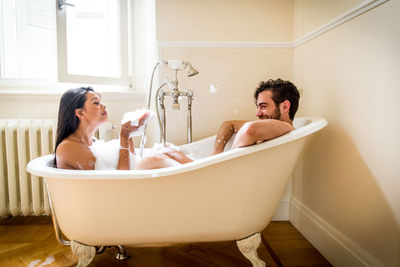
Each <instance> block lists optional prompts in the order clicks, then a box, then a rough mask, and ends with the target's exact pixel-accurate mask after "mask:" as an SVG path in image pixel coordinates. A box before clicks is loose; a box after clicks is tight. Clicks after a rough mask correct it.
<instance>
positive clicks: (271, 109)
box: [256, 90, 281, 120]
mask: <svg viewBox="0 0 400 267" xmlns="http://www.w3.org/2000/svg"><path fill="white" fill-rule="evenodd" d="M271 97H272V91H270V90H266V91H263V92H261V93H259V94H258V97H257V113H256V115H257V117H258V118H259V119H260V120H265V119H275V120H279V119H280V118H281V112H280V110H279V107H277V106H276V105H275V102H274V100H272V98H271Z"/></svg>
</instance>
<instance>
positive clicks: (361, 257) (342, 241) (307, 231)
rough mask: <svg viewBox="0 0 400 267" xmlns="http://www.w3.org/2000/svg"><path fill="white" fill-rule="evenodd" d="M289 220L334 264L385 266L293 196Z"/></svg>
mask: <svg viewBox="0 0 400 267" xmlns="http://www.w3.org/2000/svg"><path fill="white" fill-rule="evenodd" d="M289 220H290V222H291V223H292V224H293V226H294V227H295V228H296V229H297V230H299V231H300V233H301V234H302V235H303V236H304V237H305V238H306V239H307V240H308V241H309V242H310V243H311V244H312V245H313V246H314V247H315V248H316V249H318V251H319V252H320V253H321V254H322V255H323V256H324V257H325V258H326V259H327V260H328V261H329V262H330V263H331V264H332V265H333V266H349V267H350V266H351V267H354V266H384V265H383V264H382V263H381V262H379V261H378V260H377V259H376V258H375V257H373V256H372V255H370V254H369V253H368V252H366V251H365V250H363V249H362V248H361V247H360V246H359V245H358V244H356V243H355V242H353V241H352V240H350V239H349V238H348V237H346V236H345V235H343V234H342V233H340V232H339V231H338V230H336V229H335V228H334V227H333V226H332V225H330V224H329V223H328V222H326V221H325V220H324V219H322V218H321V217H319V216H318V215H317V214H316V213H314V212H313V211H312V210H310V209H309V208H308V207H306V206H305V205H304V204H303V203H302V202H300V201H299V200H297V199H296V198H293V197H292V198H291V199H290V209H289Z"/></svg>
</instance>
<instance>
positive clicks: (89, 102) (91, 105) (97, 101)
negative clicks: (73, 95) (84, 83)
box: [81, 91, 108, 123]
mask: <svg viewBox="0 0 400 267" xmlns="http://www.w3.org/2000/svg"><path fill="white" fill-rule="evenodd" d="M81 112H82V113H81V115H82V118H83V119H85V120H87V121H88V122H91V123H96V122H99V123H101V122H105V121H107V119H108V114H107V111H106V105H104V104H103V103H102V102H101V98H100V96H99V95H97V94H96V93H95V92H91V91H89V92H87V93H86V102H85V105H84V106H83V108H82V109H81Z"/></svg>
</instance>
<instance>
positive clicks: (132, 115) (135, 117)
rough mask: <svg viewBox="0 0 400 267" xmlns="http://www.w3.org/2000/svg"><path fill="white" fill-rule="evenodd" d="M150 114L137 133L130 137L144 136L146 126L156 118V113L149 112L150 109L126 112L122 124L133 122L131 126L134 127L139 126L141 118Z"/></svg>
mask: <svg viewBox="0 0 400 267" xmlns="http://www.w3.org/2000/svg"><path fill="white" fill-rule="evenodd" d="M145 113H148V115H147V117H146V118H145V119H144V121H143V125H142V126H140V127H139V128H138V129H137V130H136V131H134V132H133V133H131V134H130V135H129V137H133V136H139V135H142V134H143V133H144V128H145V126H146V124H147V123H148V122H149V121H150V120H151V119H153V118H154V116H155V115H156V113H155V112H154V111H152V110H148V109H137V110H136V111H132V112H126V113H125V114H124V116H123V118H122V121H121V124H124V123H125V122H127V121H131V125H132V126H139V118H140V117H141V116H142V115H143V114H145Z"/></svg>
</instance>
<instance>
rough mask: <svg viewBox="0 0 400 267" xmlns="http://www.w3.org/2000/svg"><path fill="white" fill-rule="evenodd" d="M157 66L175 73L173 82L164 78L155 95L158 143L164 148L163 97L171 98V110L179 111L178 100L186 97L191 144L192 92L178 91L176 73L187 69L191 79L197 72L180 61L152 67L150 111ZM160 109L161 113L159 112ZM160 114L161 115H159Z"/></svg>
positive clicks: (160, 63) (164, 115) (164, 117)
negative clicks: (158, 133) (162, 66)
mask: <svg viewBox="0 0 400 267" xmlns="http://www.w3.org/2000/svg"><path fill="white" fill-rule="evenodd" d="M159 65H165V66H166V67H167V68H168V69H169V70H172V71H174V72H175V79H174V80H173V81H170V80H169V79H168V78H165V82H163V83H162V84H161V85H160V86H159V87H158V89H157V91H156V95H155V101H156V111H157V119H158V126H159V129H160V142H162V144H163V146H164V147H165V146H166V139H167V136H166V112H165V101H164V100H165V97H169V96H170V97H172V108H173V109H178V110H179V109H180V104H179V100H180V98H181V97H186V98H187V103H188V110H187V142H188V143H191V142H192V101H193V91H192V90H180V89H179V88H178V71H181V70H184V69H186V68H188V77H192V76H194V75H196V74H198V73H199V72H198V71H197V70H196V69H194V68H193V67H192V64H190V62H187V61H181V60H168V61H165V60H164V61H160V62H157V63H156V65H155V66H154V69H153V73H152V75H151V81H150V90H149V98H148V102H147V109H150V103H151V91H152V85H153V78H154V73H155V71H156V69H157V67H158V66H159ZM166 85H167V88H164V86H166ZM160 108H161V111H160ZM160 112H161V115H160ZM146 128H147V127H145V131H144V133H143V135H142V140H141V156H142V150H143V149H142V148H143V146H144V140H145V137H144V135H145V134H146Z"/></svg>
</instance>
